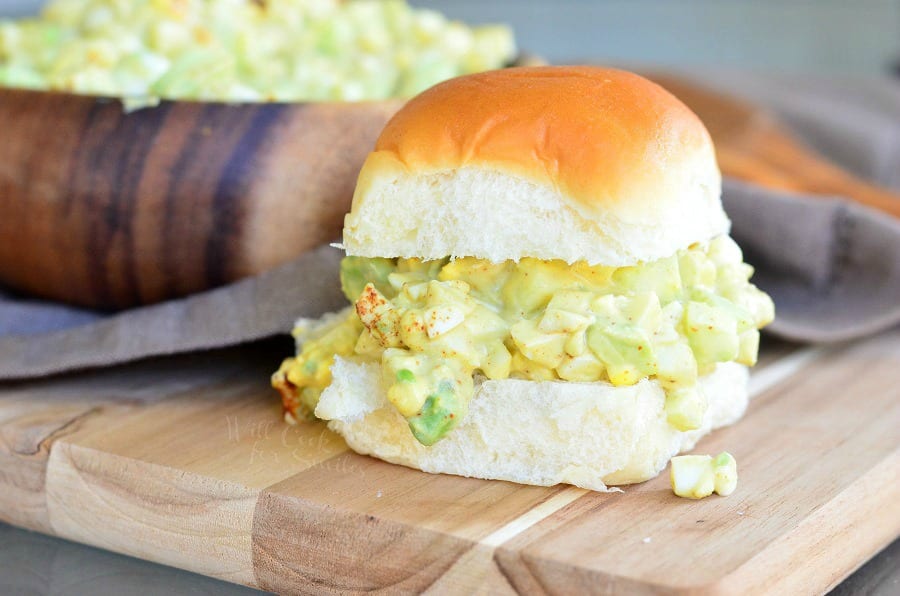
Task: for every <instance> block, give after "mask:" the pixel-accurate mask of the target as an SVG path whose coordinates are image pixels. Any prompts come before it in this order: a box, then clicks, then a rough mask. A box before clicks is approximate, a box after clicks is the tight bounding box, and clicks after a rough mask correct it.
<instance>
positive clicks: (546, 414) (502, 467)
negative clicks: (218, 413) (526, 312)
mask: <svg viewBox="0 0 900 596" xmlns="http://www.w3.org/2000/svg"><path fill="white" fill-rule="evenodd" d="M331 372H332V375H333V377H334V381H333V382H332V384H331V385H330V386H329V387H328V388H327V389H326V390H325V391H324V393H323V394H322V397H321V399H320V401H319V405H318V407H317V408H316V416H318V417H320V418H324V419H327V420H330V422H329V424H328V426H329V428H331V429H332V430H334V431H336V432H338V433H340V434H341V435H342V436H343V437H344V439H346V441H347V443H348V444H349V445H350V447H351V448H352V449H353V450H354V451H356V452H357V453H362V454H367V455H374V456H375V457H378V458H380V459H383V460H386V461H389V462H392V463H396V464H402V465H404V466H409V467H412V468H417V469H420V470H424V471H425V472H432V473H445V474H457V475H460V476H472V477H476V478H490V479H497V480H510V481H513V482H519V483H524V484H537V485H542V486H551V485H554V484H559V483H567V484H574V485H576V486H580V487H583V488H587V489H592V490H605V488H606V485H614V484H630V483H634V482H642V481H644V480H647V479H649V478H652V477H654V476H656V474H658V473H659V471H660V470H662V469H663V468H664V467H665V466H666V464H667V463H668V461H669V459H671V458H672V456H674V455H676V454H677V453H679V452H681V451H686V450H688V449H691V448H692V447H693V446H694V444H695V443H696V442H697V441H698V440H699V439H700V437H702V436H703V435H705V434H707V433H708V432H710V431H711V430H712V429H714V428H718V427H720V426H724V425H727V424H731V423H733V422H735V421H736V420H737V419H739V418H740V417H741V416H742V415H743V413H744V410H745V409H746V406H747V378H748V373H747V367H745V366H743V365H740V364H736V363H725V364H719V365H718V366H717V367H716V369H715V371H714V372H713V373H711V374H709V375H706V376H704V377H702V378H701V379H700V391H701V392H703V393H704V394H705V395H706V397H707V400H708V401H709V407H708V409H707V412H706V415H705V417H704V422H703V426H702V427H701V428H700V429H698V430H694V431H690V432H679V431H677V430H675V429H674V428H672V427H671V426H669V424H668V423H667V422H666V415H665V412H664V410H663V407H664V404H665V395H664V393H663V390H662V388H661V387H660V386H659V383H657V382H656V381H650V380H646V379H645V380H643V381H640V382H639V383H637V384H636V385H634V386H631V387H614V386H612V385H610V384H609V383H606V382H594V383H573V382H564V381H546V382H535V381H526V380H521V379H505V380H500V381H489V380H482V381H480V382H477V383H476V390H475V396H474V398H473V399H472V402H471V404H470V407H469V414H468V416H466V418H465V419H464V420H463V421H462V422H461V423H460V424H459V425H458V426H457V427H456V428H455V429H454V430H453V431H451V432H450V433H448V434H447V436H446V437H445V438H443V439H441V440H440V441H438V442H437V443H435V444H434V445H433V446H431V447H424V446H423V445H421V444H420V443H418V442H417V441H416V439H415V438H414V437H413V435H412V433H411V432H410V430H409V426H408V425H407V423H406V420H405V419H404V418H403V417H402V416H401V415H400V414H399V413H398V412H397V410H396V409H395V408H394V407H393V406H392V405H390V404H389V403H388V402H387V399H386V396H385V389H384V387H383V386H382V382H381V369H380V365H379V364H378V363H371V362H370V363H361V362H354V361H351V360H344V359H340V358H339V359H337V360H336V361H335V364H334V366H333V367H332V369H331Z"/></svg>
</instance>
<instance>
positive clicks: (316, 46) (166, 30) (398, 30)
mask: <svg viewBox="0 0 900 596" xmlns="http://www.w3.org/2000/svg"><path fill="white" fill-rule="evenodd" d="M515 55H516V47H515V41H514V38H513V35H512V32H511V31H510V29H509V28H508V27H505V26H502V25H486V26H478V27H469V26H467V25H465V24H463V23H461V22H458V21H453V20H450V19H447V18H446V17H444V16H443V15H442V14H440V13H439V12H436V11H433V10H428V9H422V8H416V7H413V6H410V5H409V4H407V3H406V1H405V0H353V1H344V0H141V1H135V0H50V1H49V2H47V3H46V6H45V7H44V8H43V10H42V12H41V15H40V17H35V18H27V19H18V20H12V19H0V86H6V87H20V88H28V89H39V90H45V89H49V90H58V91H70V92H74V93H83V94H94V95H108V96H113V97H121V98H123V100H125V104H126V106H131V107H134V108H137V107H141V106H143V105H153V104H154V102H158V101H159V99H160V98H162V99H179V100H181V99H189V100H207V101H240V102H257V101H329V100H332V101H361V100H377V99H384V98H389V97H412V96H413V95H416V94H417V93H419V92H420V91H423V90H424V89H427V88H428V87H431V86H432V85H434V84H436V83H438V82H440V81H444V80H446V79H449V78H452V77H455V76H458V75H462V74H467V73H472V72H479V71H483V70H490V69H494V68H500V67H502V66H504V65H505V64H508V63H509V62H511V61H512V60H513V59H514V58H515Z"/></svg>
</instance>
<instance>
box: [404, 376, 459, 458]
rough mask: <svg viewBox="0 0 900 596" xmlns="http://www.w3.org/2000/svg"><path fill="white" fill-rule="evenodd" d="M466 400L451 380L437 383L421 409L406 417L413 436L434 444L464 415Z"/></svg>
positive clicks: (427, 443)
mask: <svg viewBox="0 0 900 596" xmlns="http://www.w3.org/2000/svg"><path fill="white" fill-rule="evenodd" d="M466 410H467V407H466V401H465V400H463V399H461V398H460V396H459V394H458V392H457V391H456V390H455V389H454V384H453V381H452V380H449V379H444V380H442V381H440V382H439V383H438V387H437V390H436V391H435V392H434V393H432V394H431V395H429V396H428V398H427V399H426V400H425V403H424V404H423V405H422V409H421V411H420V412H419V413H418V414H416V415H415V416H412V417H410V418H409V419H408V421H409V428H410V430H411V431H412V433H413V436H415V437H416V439H417V440H418V441H419V442H420V443H422V444H423V445H425V446H429V445H434V444H435V443H437V442H438V441H439V440H440V439H441V438H443V436H444V435H446V434H447V433H448V432H449V431H450V430H452V429H453V427H454V426H456V425H457V424H458V423H459V421H460V420H462V418H464V417H465V415H466Z"/></svg>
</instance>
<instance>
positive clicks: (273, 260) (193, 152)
mask: <svg viewBox="0 0 900 596" xmlns="http://www.w3.org/2000/svg"><path fill="white" fill-rule="evenodd" d="M401 105H402V102H400V101H390V102H377V103H298V104H222V103H203V102H181V101H179V102H171V101H164V102H162V103H161V104H160V105H159V106H158V107H155V108H148V109H142V110H139V111H137V112H133V113H130V114H126V113H124V111H123V109H122V105H121V103H119V102H118V101H115V100H107V99H101V98H96V97H86V96H77V95H71V94H65V93H48V92H36V91H20V90H9V89H7V90H0V131H2V134H0V284H3V285H5V286H7V287H9V288H13V289H14V290H17V291H20V292H22V293H27V294H30V295H34V296H39V297H43V298H49V299H53V300H59V301H64V302H68V303H72V304H78V305H82V306H89V307H96V308H104V309H114V308H124V307H129V306H133V305H138V304H148V303H153V302H158V301H161V300H165V299H168V298H174V297H177V296H184V295H186V294H189V293H192V292H197V291H201V290H204V289H207V288H212V287H215V286H218V285H222V284H225V283H228V282H231V281H234V280H236V279H239V278H241V277H244V276H248V275H253V274H255V273H259V272H261V271H263V270H266V269H269V268H271V267H273V266H275V265H278V264H280V263H282V262H285V261H287V260H289V259H291V258H292V257H295V256H296V255H299V254H300V253H302V252H303V251H305V250H307V249H309V248H311V247H313V246H316V245H318V244H321V243H323V242H327V241H331V240H336V239H338V237H339V235H340V230H341V226H342V221H343V215H344V213H345V212H346V211H347V210H348V208H349V204H350V199H351V196H352V193H353V187H354V185H355V183H356V176H357V173H358V171H359V168H360V166H361V165H362V162H363V160H364V158H365V156H366V155H367V154H368V152H369V151H370V150H371V149H372V147H373V146H374V143H375V139H376V138H377V136H378V133H379V132H380V131H381V129H382V127H383V126H384V125H385V123H386V122H387V120H388V119H389V118H390V116H391V115H392V114H393V113H394V112H395V111H396V110H397V109H399V107H400V106H401ZM297 281H298V283H302V282H303V280H297Z"/></svg>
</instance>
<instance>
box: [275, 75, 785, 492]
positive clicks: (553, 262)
mask: <svg viewBox="0 0 900 596" xmlns="http://www.w3.org/2000/svg"><path fill="white" fill-rule="evenodd" d="M720 191H721V176H720V173H719V170H718V168H717V165H716V158H715V153H714V150H713V145H712V141H711V139H710V136H709V134H708V132H707V131H706V129H705V128H704V127H703V125H702V123H701V122H700V120H699V119H698V118H697V117H696V116H695V115H694V114H693V113H692V112H691V111H690V110H689V109H688V108H687V107H685V106H684V105H683V104H682V103H681V102H679V101H678V100H677V99H676V98H675V97H673V96H672V95H671V94H669V93H668V92H667V91H665V90H664V89H662V88H661V87H659V86H657V85H656V84H654V83H651V82H650V81H648V80H646V79H644V78H641V77H639V76H637V75H635V74H631V73H628V72H624V71H619V70H613V69H607V68H596V67H536V68H511V69H505V70H499V71H492V72H486V73H481V74H476V75H470V76H465V77H460V78H456V79H452V80H450V81H447V82H445V83H442V84H439V85H437V86H435V87H432V88H431V89H429V90H427V91H425V92H424V93H422V94H420V95H418V96H417V97H415V98H414V99H412V100H411V101H410V102H409V103H408V104H407V105H406V106H405V107H404V108H403V109H402V110H400V112H399V113H397V115H396V116H395V117H394V118H393V119H392V120H391V121H390V123H389V124H388V125H387V127H386V128H385V129H384V131H383V133H382V134H381V137H380V138H379V139H378V141H377V144H376V147H375V150H374V151H373V152H372V153H371V154H370V155H369V156H368V159H367V160H366V162H365V164H364V166H363V168H362V171H361V172H360V175H359V180H358V184H357V187H356V192H355V195H354V198H353V205H352V209H351V211H350V213H349V214H348V215H347V216H346V219H345V227H344V235H343V244H342V246H341V248H343V249H344V250H345V251H346V255H347V256H346V257H345V258H344V260H343V262H342V264H341V280H342V286H343V290H344V293H345V294H346V296H347V298H348V300H349V301H350V303H351V305H352V306H350V307H348V308H347V309H346V310H344V311H343V312H340V313H336V314H333V315H330V316H327V317H325V318H324V319H322V320H321V321H318V322H311V321H300V322H298V326H297V329H296V330H295V335H296V337H297V339H298V346H299V347H298V354H297V356H296V357H294V358H290V359H288V360H286V361H285V362H284V363H283V365H282V366H281V368H280V369H279V370H278V371H277V372H276V373H275V374H274V376H273V385H274V386H275V387H276V388H277V389H278V390H279V391H280V393H281V395H282V398H283V403H284V409H285V412H286V418H287V419H288V420H289V421H291V420H297V419H300V418H304V417H311V416H315V417H318V418H321V419H324V420H327V421H329V422H328V426H329V428H331V429H332V430H334V431H336V432H337V433H340V434H341V435H342V436H343V437H344V438H345V439H346V441H347V443H348V444H349V446H350V447H351V448H352V449H354V450H355V451H357V452H359V453H362V454H369V455H372V456H375V457H378V458H380V459H383V460H386V461H389V462H393V463H397V464H402V465H405V466H410V467H413V468H418V469H420V470H424V471H426V472H434V473H447V474H458V475H463V476H473V477H479V478H492V479H502V480H509V481H513V482H520V483H526V484H536V485H553V484H557V483H569V484H573V485H577V486H580V487H584V488H588V489H594V490H604V489H605V488H606V487H607V486H608V485H618V484H628V483H634V482H641V481H644V480H647V479H648V478H651V477H653V476H655V475H656V474H658V473H659V472H660V471H661V470H662V469H663V468H664V467H665V466H666V463H667V462H668V461H669V459H670V458H672V457H673V456H674V455H676V454H678V453H679V452H681V451H684V450H687V449H690V448H691V447H692V446H693V445H694V444H695V443H696V442H697V440H698V439H699V438H700V437H702V436H703V435H705V434H707V433H708V432H710V431H711V430H712V429H715V428H717V427H720V426H723V425H727V424H731V423H733V422H735V421H736V420H737V419H738V418H740V417H741V415H742V414H743V412H744V410H745V408H746V405H747V379H748V367H750V366H752V365H753V364H754V363H755V362H756V358H757V351H758V347H759V331H758V330H759V329H760V328H761V327H763V326H764V325H766V324H767V323H769V322H770V321H771V320H772V318H773V315H774V309H773V305H772V301H771V300H770V299H769V297H768V296H767V295H766V294H764V293H763V292H761V291H760V290H758V289H757V288H756V287H754V286H753V285H752V284H751V283H750V282H749V281H748V280H749V279H750V276H751V275H752V273H753V269H752V268H751V267H750V265H747V264H746V263H744V262H743V258H742V255H741V250H740V249H739V248H738V246H737V245H736V244H735V243H734V241H733V240H731V239H730V238H729V236H728V232H729V225H730V224H729V220H728V218H727V216H726V215H725V213H724V211H723V210H722V204H721V201H720Z"/></svg>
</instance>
